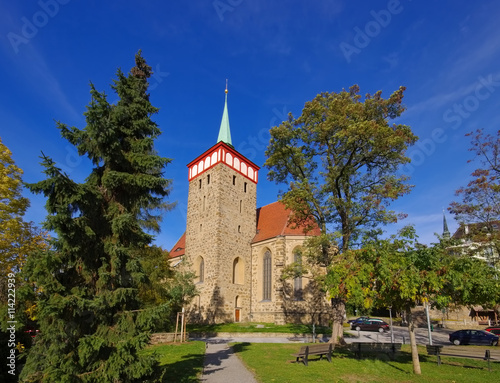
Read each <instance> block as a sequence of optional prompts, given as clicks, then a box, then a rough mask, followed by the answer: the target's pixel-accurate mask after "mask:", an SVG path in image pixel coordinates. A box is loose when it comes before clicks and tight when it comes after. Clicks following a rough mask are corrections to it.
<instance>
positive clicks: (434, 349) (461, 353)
mask: <svg viewBox="0 0 500 383" xmlns="http://www.w3.org/2000/svg"><path fill="white" fill-rule="evenodd" d="M426 348H427V355H435V356H436V357H437V364H438V366H440V365H441V356H452V357H455V358H469V359H484V360H487V361H488V370H489V371H491V365H490V360H497V358H495V357H492V356H491V353H490V350H485V352H484V356H481V355H479V354H477V353H476V354H475V355H473V354H472V352H471V351H470V350H464V349H463V348H458V347H453V346H451V347H444V346H431V345H427V346H426Z"/></svg>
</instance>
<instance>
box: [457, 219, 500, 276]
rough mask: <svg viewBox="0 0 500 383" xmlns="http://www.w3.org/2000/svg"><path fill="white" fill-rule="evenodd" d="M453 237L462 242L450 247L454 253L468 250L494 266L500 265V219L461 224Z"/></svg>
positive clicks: (462, 252)
mask: <svg viewBox="0 0 500 383" xmlns="http://www.w3.org/2000/svg"><path fill="white" fill-rule="evenodd" d="M451 238H452V239H454V240H456V241H458V242H459V243H460V244H459V245H455V246H452V247H451V248H450V250H451V251H452V253H456V254H464V253H465V252H467V253H469V254H471V255H472V256H473V257H476V258H479V259H482V260H484V261H486V262H487V263H488V264H489V265H491V266H493V267H500V263H499V256H498V255H499V253H498V246H499V243H500V221H492V222H480V223H469V224H461V225H460V227H459V228H458V229H457V231H456V232H455V233H454V234H453V236H452V237H451Z"/></svg>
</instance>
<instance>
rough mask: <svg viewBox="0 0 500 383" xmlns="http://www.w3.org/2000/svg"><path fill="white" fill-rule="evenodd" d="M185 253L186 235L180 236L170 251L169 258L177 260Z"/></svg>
mask: <svg viewBox="0 0 500 383" xmlns="http://www.w3.org/2000/svg"><path fill="white" fill-rule="evenodd" d="M185 253H186V233H184V234H182V237H180V238H179V240H178V241H177V243H176V244H175V245H174V247H172V250H170V258H177V257H180V256H181V255H184V254H185Z"/></svg>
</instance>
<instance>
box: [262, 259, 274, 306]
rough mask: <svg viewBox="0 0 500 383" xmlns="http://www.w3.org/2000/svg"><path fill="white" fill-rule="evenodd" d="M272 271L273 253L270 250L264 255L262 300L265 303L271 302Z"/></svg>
mask: <svg viewBox="0 0 500 383" xmlns="http://www.w3.org/2000/svg"><path fill="white" fill-rule="evenodd" d="M271 272H272V269H271V252H270V251H269V250H267V251H266V253H265V254H264V262H263V269H262V283H263V285H262V299H263V300H265V301H270V300H271V282H272V274H271Z"/></svg>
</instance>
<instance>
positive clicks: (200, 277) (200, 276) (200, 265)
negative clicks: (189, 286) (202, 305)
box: [194, 256, 205, 283]
mask: <svg viewBox="0 0 500 383" xmlns="http://www.w3.org/2000/svg"><path fill="white" fill-rule="evenodd" d="M194 268H195V270H196V274H197V278H196V282H197V283H203V281H204V280H205V260H204V259H203V257H201V256H200V257H198V258H196V262H195V264H194Z"/></svg>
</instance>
